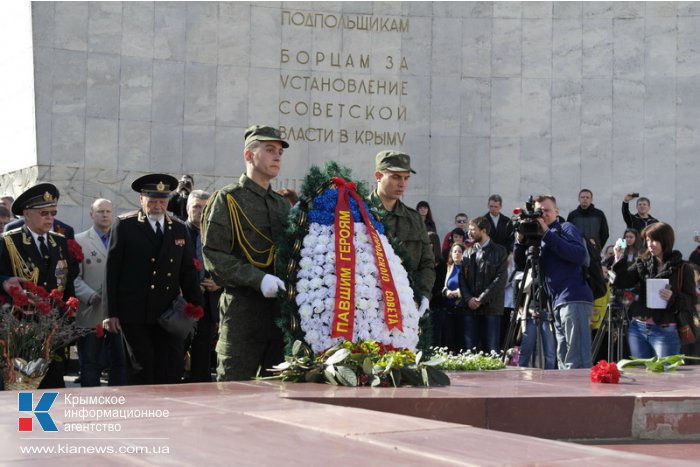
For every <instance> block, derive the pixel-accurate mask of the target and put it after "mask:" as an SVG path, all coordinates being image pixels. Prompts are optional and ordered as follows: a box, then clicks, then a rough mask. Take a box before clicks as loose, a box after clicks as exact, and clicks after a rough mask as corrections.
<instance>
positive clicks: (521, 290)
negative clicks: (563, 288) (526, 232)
mask: <svg viewBox="0 0 700 467" xmlns="http://www.w3.org/2000/svg"><path fill="white" fill-rule="evenodd" d="M526 248H527V252H526V254H527V257H526V260H525V269H524V270H523V277H522V279H521V281H520V283H519V284H518V286H517V288H516V290H517V293H516V294H515V300H514V305H515V308H514V310H513V313H512V315H511V318H510V323H509V324H508V331H507V333H506V338H505V341H504V346H503V358H504V362H505V361H506V360H507V358H508V350H509V349H511V348H512V347H513V344H514V340H515V336H516V332H517V328H518V325H524V326H526V325H527V320H528V319H529V318H528V317H529V315H530V313H532V318H531V319H532V320H533V321H534V325H535V329H536V333H535V338H536V342H537V347H536V349H535V351H536V353H535V355H536V366H537V367H538V368H545V367H546V364H545V352H544V341H543V339H545V338H548V337H549V336H545V335H543V332H542V320H546V323H547V325H548V326H549V331H550V335H551V336H552V341H553V342H552V345H553V351H554V352H555V349H556V337H555V333H554V323H553V316H552V308H551V303H550V300H549V296H548V295H547V291H546V290H545V288H544V287H543V286H542V284H541V282H540V271H539V264H538V261H537V260H538V258H539V241H537V243H535V242H531V243H528V244H527V246H526ZM554 363H555V364H556V354H555V362H554Z"/></svg>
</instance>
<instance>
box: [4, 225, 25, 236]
mask: <svg viewBox="0 0 700 467" xmlns="http://www.w3.org/2000/svg"><path fill="white" fill-rule="evenodd" d="M21 231H22V227H17V228H16V229H12V230H8V231H7V232H5V235H7V236H10V235H17V234H18V233H20V232H21Z"/></svg>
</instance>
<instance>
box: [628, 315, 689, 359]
mask: <svg viewBox="0 0 700 467" xmlns="http://www.w3.org/2000/svg"><path fill="white" fill-rule="evenodd" d="M627 341H628V342H629V344H630V353H631V354H632V356H633V357H639V358H651V357H654V356H656V357H667V356H669V355H676V354H679V353H680V352H681V339H680V337H678V330H677V329H676V326H668V327H661V326H658V325H656V324H646V323H644V322H642V321H638V320H636V319H633V320H630V324H629V328H628V330H627Z"/></svg>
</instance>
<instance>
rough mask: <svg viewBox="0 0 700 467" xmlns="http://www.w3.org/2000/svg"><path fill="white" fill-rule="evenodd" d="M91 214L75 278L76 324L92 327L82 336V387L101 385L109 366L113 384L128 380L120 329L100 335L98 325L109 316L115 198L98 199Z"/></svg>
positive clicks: (80, 240) (81, 237)
mask: <svg viewBox="0 0 700 467" xmlns="http://www.w3.org/2000/svg"><path fill="white" fill-rule="evenodd" d="M90 218H91V219H92V222H93V225H92V227H90V228H89V229H87V230H86V231H85V232H80V233H79V234H78V235H76V236H75V241H76V242H78V244H79V245H80V247H81V248H82V249H83V262H82V264H81V265H80V275H79V276H78V277H76V278H75V282H74V284H75V295H76V297H77V298H78V299H79V300H80V307H79V308H78V310H77V311H76V314H75V321H76V324H77V325H78V326H80V327H83V328H88V329H91V332H90V333H89V334H86V335H84V336H81V337H80V338H79V339H78V356H79V358H80V385H81V386H82V387H90V386H99V385H100V374H101V373H102V369H103V368H105V367H108V368H109V385H110V386H121V385H123V384H126V369H125V366H124V349H123V347H122V337H121V334H120V333H107V334H106V335H104V336H98V334H97V332H95V327H96V326H97V325H98V324H99V325H100V326H101V325H102V321H103V320H104V318H105V317H106V315H105V313H104V311H103V307H102V282H103V281H104V274H105V266H106V264H107V246H108V245H109V234H110V228H111V227H112V222H113V221H114V212H113V210H112V202H111V201H110V200H108V199H102V198H100V199H97V200H95V202H93V203H92V206H90Z"/></svg>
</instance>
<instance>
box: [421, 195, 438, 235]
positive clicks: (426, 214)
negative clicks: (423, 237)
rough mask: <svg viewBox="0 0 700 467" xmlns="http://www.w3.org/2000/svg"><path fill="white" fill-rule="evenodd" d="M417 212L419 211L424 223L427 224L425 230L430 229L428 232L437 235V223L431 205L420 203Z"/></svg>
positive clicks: (424, 202)
mask: <svg viewBox="0 0 700 467" xmlns="http://www.w3.org/2000/svg"><path fill="white" fill-rule="evenodd" d="M416 211H418V214H420V216H421V217H422V218H423V222H425V228H426V229H428V232H435V233H437V230H436V228H435V221H434V220H433V211H431V210H430V205H429V204H428V202H427V201H418V204H417V205H416Z"/></svg>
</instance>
